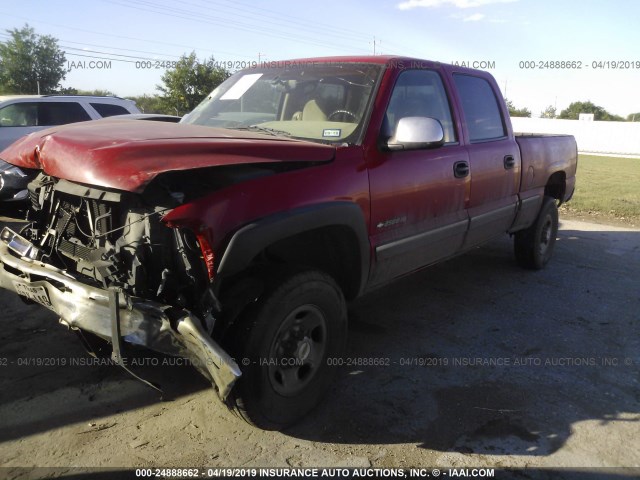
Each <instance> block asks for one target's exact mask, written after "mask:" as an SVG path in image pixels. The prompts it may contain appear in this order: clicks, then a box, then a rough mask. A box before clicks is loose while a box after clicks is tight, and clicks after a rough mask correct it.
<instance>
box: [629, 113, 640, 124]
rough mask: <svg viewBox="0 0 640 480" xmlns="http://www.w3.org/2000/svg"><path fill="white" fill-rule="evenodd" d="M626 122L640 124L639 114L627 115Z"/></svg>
mask: <svg viewBox="0 0 640 480" xmlns="http://www.w3.org/2000/svg"><path fill="white" fill-rule="evenodd" d="M627 122H640V112H638V113H630V114H629V115H627Z"/></svg>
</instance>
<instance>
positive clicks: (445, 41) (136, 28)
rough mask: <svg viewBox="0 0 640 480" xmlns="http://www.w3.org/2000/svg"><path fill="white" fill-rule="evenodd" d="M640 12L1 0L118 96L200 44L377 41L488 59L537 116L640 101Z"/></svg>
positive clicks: (151, 90)
mask: <svg viewBox="0 0 640 480" xmlns="http://www.w3.org/2000/svg"><path fill="white" fill-rule="evenodd" d="M638 18H640V2H638V1H636V0H617V1H613V0H612V1H610V2H603V1H600V0H583V1H569V0H370V1H365V0H341V1H335V0H324V1H322V2H309V1H304V2H303V1H300V0H297V1H294V0H267V1H257V0H237V1H236V0H209V1H205V0H84V1H82V2H80V1H72V0H56V1H50V0H49V1H44V0H21V1H14V0H0V41H5V40H7V38H8V37H7V34H6V30H9V29H13V28H21V27H22V26H24V24H25V23H28V24H29V25H30V26H31V27H33V28H34V29H35V30H36V33H38V34H43V35H52V36H53V37H55V38H57V39H58V42H59V45H60V47H61V48H62V49H63V50H64V51H65V52H66V58H67V68H70V71H69V73H68V74H67V76H66V78H65V80H64V81H63V82H62V84H63V86H65V87H75V88H78V89H83V90H93V89H104V90H109V91H111V92H114V93H115V94H117V95H119V96H131V95H142V94H149V95H151V94H157V93H159V92H158V91H157V90H156V86H157V85H158V84H160V83H161V76H162V74H163V73H164V71H165V66H166V65H167V62H169V65H171V62H175V61H176V60H178V59H179V57H180V56H181V55H183V54H188V53H190V52H192V51H194V52H195V53H196V55H197V57H198V58H199V59H202V60H204V59H207V58H209V57H211V56H213V57H214V58H215V60H216V61H220V62H225V63H224V65H225V66H230V67H231V68H230V70H232V71H233V70H236V69H237V68H238V67H242V66H243V65H251V64H252V63H254V62H259V61H276V60H286V59H292V58H305V57H317V56H328V55H329V56H333V55H354V54H355V55H361V54H364V55H367V54H374V52H375V54H385V55H405V56H413V57H417V58H421V59H428V60H435V61H440V62H445V63H455V62H458V63H462V62H464V63H465V64H466V65H467V66H471V67H476V66H477V67H480V68H482V69H485V70H488V71H489V72H491V73H492V74H493V75H494V77H495V78H496V80H497V81H498V84H499V85H500V88H501V89H502V92H503V94H504V95H505V97H507V98H508V99H510V100H511V101H513V103H514V104H515V105H516V107H518V108H522V107H526V108H528V109H529V110H531V112H532V113H533V116H539V114H540V112H541V111H543V110H544V109H545V108H546V107H547V106H550V105H551V106H554V107H556V108H557V111H558V113H559V112H560V111H561V110H562V109H563V108H566V107H567V106H568V105H569V104H570V103H571V102H574V101H592V102H593V103H595V104H596V105H599V106H601V107H604V108H605V109H606V110H607V111H609V112H610V113H614V114H617V115H622V116H625V117H626V116H627V115H628V114H630V113H636V112H640V92H639V91H638V90H639V87H640V29H638V28H637V19H638ZM227 62H228V63H227ZM561 62H564V66H563V64H562V63H561ZM570 66H573V67H580V68H568V67H570ZM553 67H555V68H553ZM558 67H559V68H558Z"/></svg>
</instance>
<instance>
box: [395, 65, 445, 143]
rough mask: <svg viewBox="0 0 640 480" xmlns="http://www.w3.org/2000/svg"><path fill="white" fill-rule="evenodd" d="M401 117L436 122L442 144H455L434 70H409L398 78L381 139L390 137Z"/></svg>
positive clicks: (441, 91) (439, 80)
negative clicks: (438, 125) (440, 126)
mask: <svg viewBox="0 0 640 480" xmlns="http://www.w3.org/2000/svg"><path fill="white" fill-rule="evenodd" d="M404 117H430V118H435V119H436V120H439V121H440V123H441V124H442V129H443V130H444V141H445V143H450V142H455V141H456V132H455V129H454V127H453V121H452V119H451V109H450V107H449V102H448V100H447V94H446V92H445V90H444V85H443V84H442V79H441V78H440V75H438V73H437V72H435V71H433V70H408V71H406V72H403V73H401V74H400V76H399V77H398V80H397V82H396V84H395V86H394V88H393V93H392V94H391V100H390V101H389V106H388V107H387V113H386V115H385V124H384V125H383V135H385V136H387V137H390V136H391V135H393V132H395V130H396V126H397V125H398V121H399V120H400V119H401V118H404Z"/></svg>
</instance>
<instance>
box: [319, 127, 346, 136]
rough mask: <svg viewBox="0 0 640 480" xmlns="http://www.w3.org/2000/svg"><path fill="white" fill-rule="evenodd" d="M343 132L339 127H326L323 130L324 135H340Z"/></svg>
mask: <svg viewBox="0 0 640 480" xmlns="http://www.w3.org/2000/svg"><path fill="white" fill-rule="evenodd" d="M341 134H342V130H340V129H339V128H325V129H324V130H323V131H322V136H323V137H340V135H341Z"/></svg>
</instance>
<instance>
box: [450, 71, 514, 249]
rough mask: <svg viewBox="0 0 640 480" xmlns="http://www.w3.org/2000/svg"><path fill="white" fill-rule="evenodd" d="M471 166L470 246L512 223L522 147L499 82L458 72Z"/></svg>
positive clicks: (466, 244)
mask: <svg viewBox="0 0 640 480" xmlns="http://www.w3.org/2000/svg"><path fill="white" fill-rule="evenodd" d="M453 81H454V84H455V86H456V90H457V96H458V102H459V105H460V109H461V111H462V120H463V122H462V123H463V130H464V135H465V143H466V144H467V150H468V153H469V164H470V169H471V193H470V195H469V202H468V209H469V217H470V223H469V232H468V233H467V237H466V239H465V243H464V247H463V248H465V249H466V248H470V247H472V246H474V245H478V244H480V243H482V242H484V241H486V240H489V239H490V238H492V237H494V236H496V235H498V234H500V233H504V232H506V231H507V230H508V229H509V227H510V226H511V224H512V222H513V220H514V218H515V214H516V207H517V202H518V191H519V187H520V166H521V162H520V150H519V148H518V145H517V144H516V142H515V140H514V139H513V134H512V133H511V132H510V131H509V129H508V127H507V121H506V119H505V118H504V116H505V114H506V112H503V110H502V108H501V104H502V102H499V101H498V98H499V97H498V96H499V95H500V92H499V91H498V89H497V87H496V86H495V84H494V82H491V81H489V79H488V78H485V77H483V76H481V74H480V75H478V76H476V75H473V74H469V73H466V72H465V73H454V74H453Z"/></svg>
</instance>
